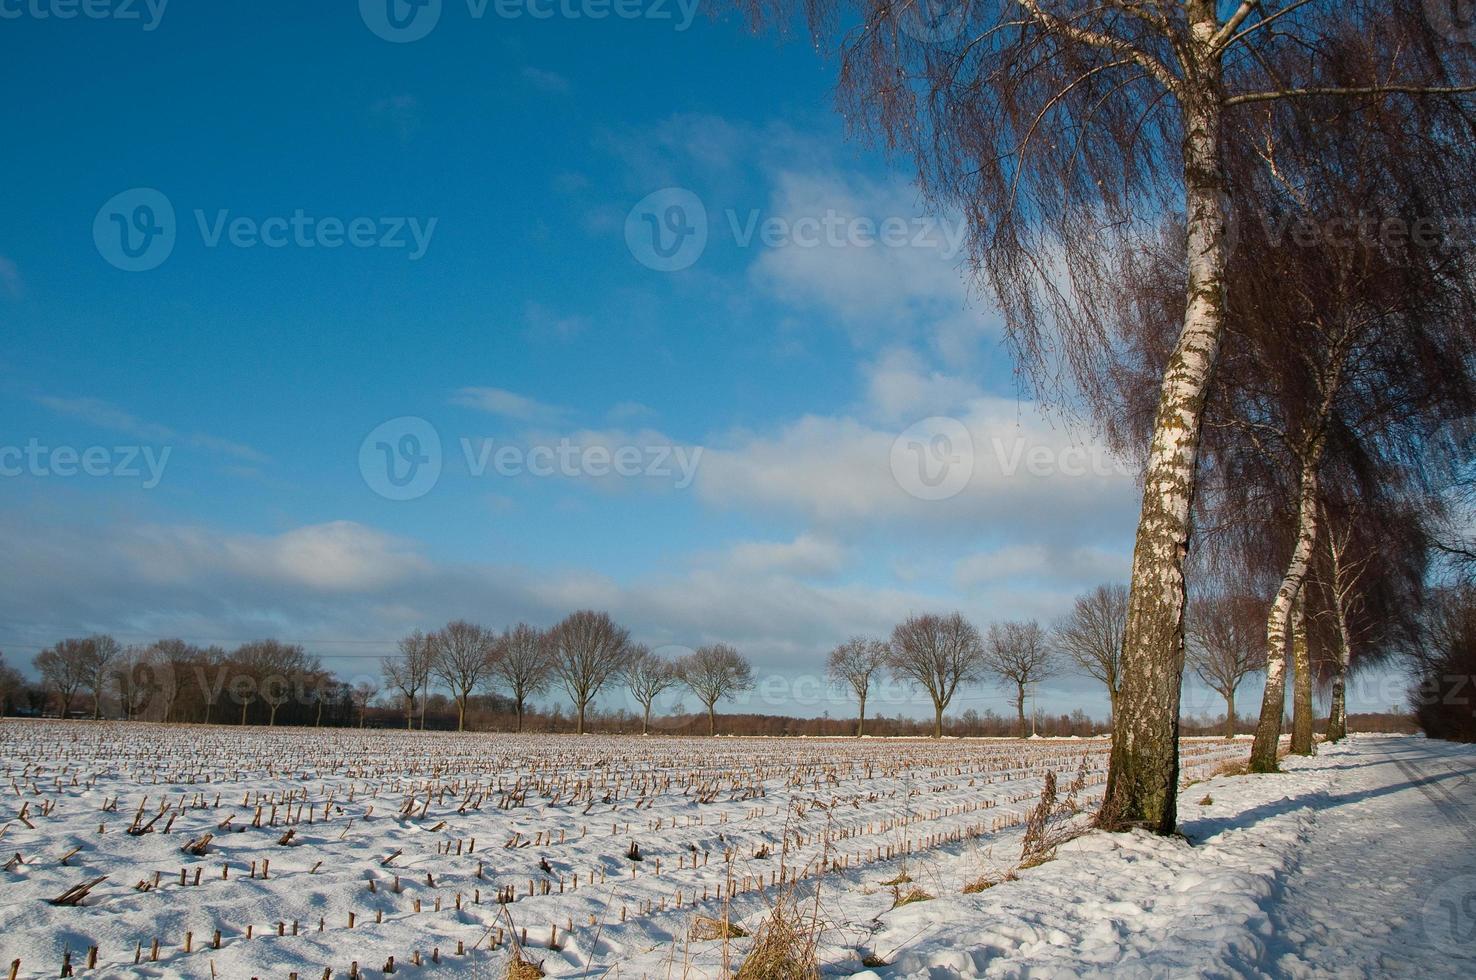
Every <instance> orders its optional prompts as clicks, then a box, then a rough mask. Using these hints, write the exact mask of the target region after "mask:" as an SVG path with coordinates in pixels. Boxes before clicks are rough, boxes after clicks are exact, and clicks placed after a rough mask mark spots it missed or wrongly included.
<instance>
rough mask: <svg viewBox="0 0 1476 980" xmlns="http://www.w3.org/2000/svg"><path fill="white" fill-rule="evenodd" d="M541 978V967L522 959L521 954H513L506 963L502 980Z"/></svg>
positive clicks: (533, 979) (536, 979) (534, 979)
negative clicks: (505, 973)
mask: <svg viewBox="0 0 1476 980" xmlns="http://www.w3.org/2000/svg"><path fill="white" fill-rule="evenodd" d="M542 976H543V967H541V966H539V965H538V964H537V963H532V962H530V961H528V960H525V959H523V955H522V953H514V954H513V955H512V957H511V958H510V959H508V961H507V975H506V977H504V980H539V978H540V977H542Z"/></svg>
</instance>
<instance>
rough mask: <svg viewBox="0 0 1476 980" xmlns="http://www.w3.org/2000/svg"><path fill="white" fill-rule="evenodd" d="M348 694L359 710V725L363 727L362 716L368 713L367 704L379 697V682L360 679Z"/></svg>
mask: <svg viewBox="0 0 1476 980" xmlns="http://www.w3.org/2000/svg"><path fill="white" fill-rule="evenodd" d="M350 696H351V697H352V698H353V701H354V707H355V708H357V709H358V711H359V727H360V728H363V727H364V716H365V715H367V714H368V713H369V706H370V705H371V704H373V703H374V699H375V698H377V697H379V683H378V682H377V681H372V680H362V681H359V683H357V684H355V685H354V687H353V691H352V692H351V694H350Z"/></svg>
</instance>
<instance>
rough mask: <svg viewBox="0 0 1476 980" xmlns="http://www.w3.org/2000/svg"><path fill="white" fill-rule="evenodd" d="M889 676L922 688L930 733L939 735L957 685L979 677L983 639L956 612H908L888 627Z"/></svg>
mask: <svg viewBox="0 0 1476 980" xmlns="http://www.w3.org/2000/svg"><path fill="white" fill-rule="evenodd" d="M887 666H888V667H889V668H890V669H891V672H892V676H894V677H896V678H897V679H898V680H900V681H904V682H907V683H911V684H912V685H913V686H914V687H918V688H921V689H922V690H924V691H926V692H927V694H928V697H929V698H931V699H932V702H933V737H934V738H942V737H943V712H944V711H945V710H947V708H948V705H949V703H950V702H951V701H952V700H953V696H954V695H955V694H957V693H958V689H959V687H960V686H961V685H963V684H966V683H969V682H972V681H976V680H978V679H979V677H980V674H981V671H982V670H983V667H984V641H983V640H981V639H980V638H979V631H978V630H977V629H975V628H974V625H973V624H972V623H970V622H969V621H968V620H966V619H964V618H963V616H962V615H961V614H959V613H950V614H949V615H947V616H938V615H934V614H927V615H922V616H910V617H908V618H907V619H905V620H903V621H902V622H901V623H898V624H897V626H896V628H895V629H893V630H892V642H891V644H890V645H889V650H888V654H887Z"/></svg>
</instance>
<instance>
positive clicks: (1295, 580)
mask: <svg viewBox="0 0 1476 980" xmlns="http://www.w3.org/2000/svg"><path fill="white" fill-rule="evenodd" d="M1316 544H1317V464H1316V462H1315V461H1310V460H1309V461H1308V462H1305V463H1303V464H1302V485H1301V502H1300V503H1299V505H1298V507H1297V543H1296V546H1295V547H1294V548H1292V556H1291V560H1290V561H1289V562H1287V566H1286V573H1285V574H1284V575H1283V576H1282V578H1281V588H1279V589H1277V591H1276V599H1275V600H1274V601H1273V602H1272V603H1271V612H1270V614H1269V615H1268V616H1267V617H1266V693H1265V696H1264V697H1262V699H1261V719H1260V721H1259V722H1258V723H1257V725H1256V740H1255V743H1254V744H1253V745H1252V746H1251V758H1250V770H1251V772H1276V771H1277V766H1276V750H1277V747H1278V745H1279V744H1280V741H1281V719H1282V716H1283V715H1284V714H1285V713H1286V661H1287V638H1288V637H1287V634H1288V632H1289V626H1290V623H1291V617H1292V607H1293V605H1295V604H1296V602H1297V600H1298V598H1299V597H1300V596H1301V592H1302V584H1303V583H1304V582H1305V581H1306V578H1307V568H1308V565H1309V563H1310V562H1311V560H1312V549H1313V548H1314V547H1315V546H1316Z"/></svg>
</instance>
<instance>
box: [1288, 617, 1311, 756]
mask: <svg viewBox="0 0 1476 980" xmlns="http://www.w3.org/2000/svg"><path fill="white" fill-rule="evenodd" d="M1306 608H1307V603H1306V590H1305V589H1304V590H1303V591H1302V594H1301V595H1299V596H1298V597H1297V604H1296V606H1295V607H1294V608H1293V609H1292V666H1293V667H1294V668H1295V669H1296V680H1295V684H1294V685H1293V690H1292V737H1291V751H1292V755H1311V754H1312V655H1311V651H1310V650H1309V648H1308V645H1307V614H1306Z"/></svg>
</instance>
